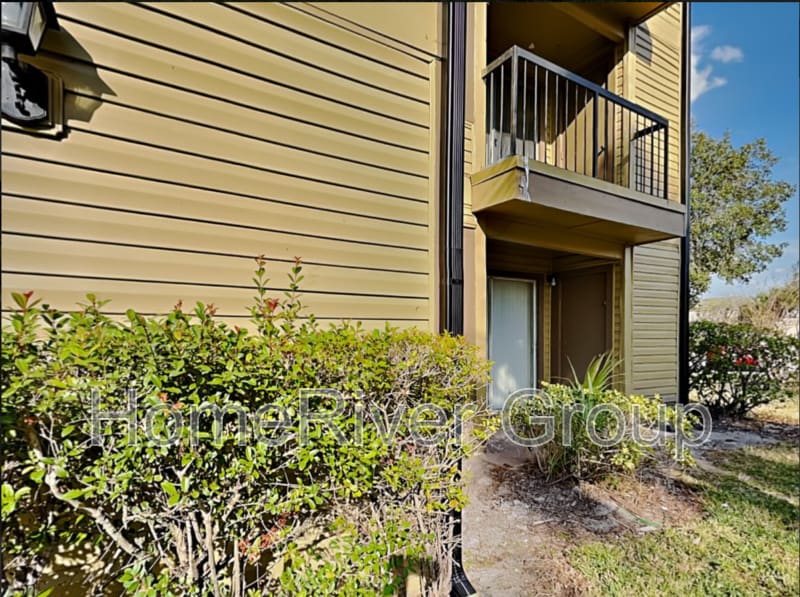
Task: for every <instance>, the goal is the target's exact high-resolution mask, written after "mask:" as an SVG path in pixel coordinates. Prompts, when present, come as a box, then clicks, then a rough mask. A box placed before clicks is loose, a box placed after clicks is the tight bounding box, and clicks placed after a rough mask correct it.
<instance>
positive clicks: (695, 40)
mask: <svg viewBox="0 0 800 597" xmlns="http://www.w3.org/2000/svg"><path fill="white" fill-rule="evenodd" d="M710 34H711V25H697V26H696V27H692V47H693V48H694V47H695V46H696V45H697V44H699V43H700V41H702V40H703V38H705V37H708V36H709V35H710Z"/></svg>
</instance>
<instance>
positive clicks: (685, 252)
mask: <svg viewBox="0 0 800 597" xmlns="http://www.w3.org/2000/svg"><path fill="white" fill-rule="evenodd" d="M683 10H684V15H683V31H682V32H681V33H682V38H683V39H682V42H683V54H682V55H681V78H682V79H683V98H682V100H683V101H682V102H681V103H682V110H681V131H682V133H683V134H682V135H681V145H682V147H681V157H682V158H683V160H682V161H683V168H681V196H682V197H683V204H684V206H685V207H686V214H685V216H684V235H683V238H682V239H681V285H680V288H681V295H680V302H679V315H678V317H679V319H678V359H679V362H678V401H679V402H680V403H681V404H687V403H688V402H689V259H690V258H691V254H690V244H691V243H690V238H689V235H690V234H691V226H690V225H689V222H690V217H689V210H690V209H691V200H690V190H691V167H692V162H691V159H692V154H691V147H692V126H691V105H692V104H691V102H692V95H691V76H690V75H689V73H690V72H691V54H692V36H691V31H692V4H691V2H684V3H683Z"/></svg>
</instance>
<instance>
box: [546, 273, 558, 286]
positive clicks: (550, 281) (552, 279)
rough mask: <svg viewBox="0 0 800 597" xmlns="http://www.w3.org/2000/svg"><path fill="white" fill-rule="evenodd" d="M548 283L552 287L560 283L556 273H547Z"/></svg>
mask: <svg viewBox="0 0 800 597" xmlns="http://www.w3.org/2000/svg"><path fill="white" fill-rule="evenodd" d="M547 283H548V284H550V286H551V287H553V288H555V287H556V284H558V279H557V278H556V275H555V274H548V275H547Z"/></svg>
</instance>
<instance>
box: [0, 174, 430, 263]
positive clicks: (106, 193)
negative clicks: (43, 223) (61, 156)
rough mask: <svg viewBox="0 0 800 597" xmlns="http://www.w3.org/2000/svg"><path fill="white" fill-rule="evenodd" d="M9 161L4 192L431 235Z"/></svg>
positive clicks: (376, 233) (348, 235)
mask: <svg viewBox="0 0 800 597" xmlns="http://www.w3.org/2000/svg"><path fill="white" fill-rule="evenodd" d="M16 161H17V162H24V161H23V160H16ZM35 165H36V163H35V162H28V163H27V164H24V166H25V167H28V168H30V167H31V166H35ZM9 166H10V167H9V169H8V173H7V175H6V176H5V177H4V185H3V190H4V192H6V193H14V194H20V195H26V196H31V195H32V196H35V197H36V198H41V199H53V200H58V201H67V202H71V203H80V204H83V205H93V204H94V205H97V206H102V207H106V208H111V209H115V210H119V211H124V210H127V211H129V212H138V213H145V214H151V215H161V216H166V217H174V218H176V219H191V220H200V221H207V222H216V223H225V224H233V225H238V226H240V227H254V228H262V229H264V230H265V231H267V230H270V229H271V230H291V231H293V232H294V233H299V234H305V235H319V234H324V233H327V234H328V235H330V236H333V237H334V238H342V239H347V240H351V241H356V242H361V243H372V244H382V245H391V246H397V247H410V248H418V249H425V248H426V241H427V238H428V231H427V228H426V227H423V226H416V225H410V224H405V223H397V222H381V224H380V226H378V225H376V223H375V221H374V220H371V219H370V218H368V217H359V216H355V215H348V214H340V213H329V212H325V211H321V210H319V209H312V208H308V207H300V206H294V205H286V204H281V203H273V202H268V201H259V200H254V199H248V198H241V197H238V196H221V194H220V193H214V192H209V191H205V192H203V191H200V190H198V191H197V192H196V193H186V192H185V189H180V188H177V189H176V188H175V187H171V186H170V185H165V184H159V183H153V182H150V181H138V180H134V181H130V182H131V184H130V185H129V186H127V185H126V183H127V182H128V181H126V180H124V179H122V180H121V179H120V178H119V177H114V176H113V175H103V174H101V173H97V174H95V173H87V175H86V176H85V178H84V179H82V180H81V179H79V180H77V181H76V183H75V184H70V185H64V184H63V178H62V177H61V172H60V171H59V170H58V169H56V168H48V169H45V170H42V173H41V174H37V173H36V172H31V171H30V170H29V171H27V172H19V171H18V170H14V169H13V167H14V164H10V165H9ZM6 178H7V181H6V180H5V179H6ZM117 189H118V191H117Z"/></svg>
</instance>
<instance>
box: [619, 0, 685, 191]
mask: <svg viewBox="0 0 800 597" xmlns="http://www.w3.org/2000/svg"><path fill="white" fill-rule="evenodd" d="M682 10H683V8H682V6H681V4H680V3H675V4H673V5H671V6H669V7H667V8H665V9H664V10H662V11H661V12H659V13H657V14H656V15H654V16H652V17H651V18H649V19H648V20H647V21H645V22H644V23H642V24H641V25H639V26H637V27H635V28H634V29H633V30H632V32H631V38H630V41H629V43H630V50H631V53H632V54H633V56H634V57H635V59H634V60H633V61H632V63H631V70H632V85H631V87H632V95H631V96H630V97H631V99H632V100H633V101H635V102H636V103H638V104H641V105H642V106H644V107H645V108H648V109H650V110H652V111H654V112H656V113H657V114H659V115H661V116H663V117H664V118H666V119H667V120H669V181H668V186H669V198H670V199H672V200H674V201H680V200H681V199H680V172H681V151H680V148H681V125H680V123H681V100H682V95H681V19H682V18H683V16H682Z"/></svg>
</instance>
